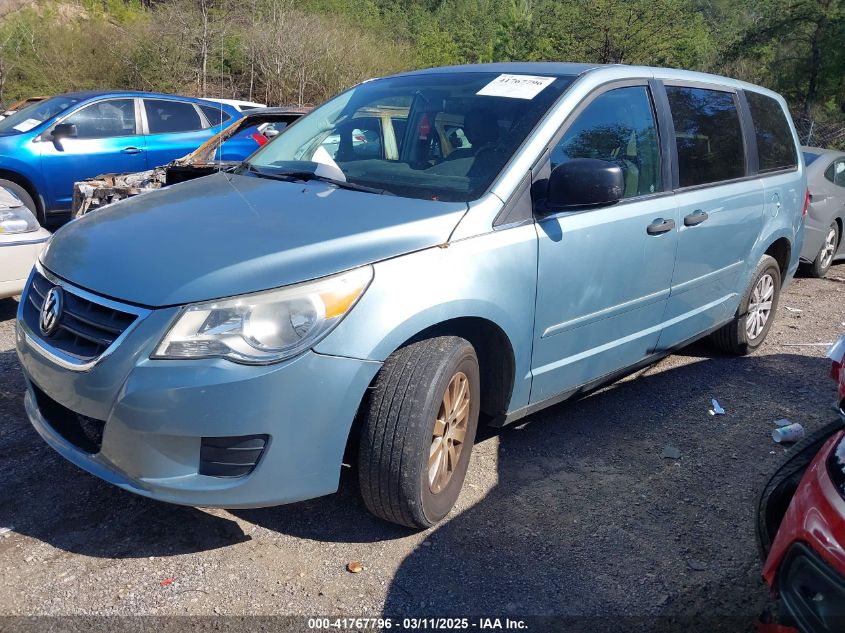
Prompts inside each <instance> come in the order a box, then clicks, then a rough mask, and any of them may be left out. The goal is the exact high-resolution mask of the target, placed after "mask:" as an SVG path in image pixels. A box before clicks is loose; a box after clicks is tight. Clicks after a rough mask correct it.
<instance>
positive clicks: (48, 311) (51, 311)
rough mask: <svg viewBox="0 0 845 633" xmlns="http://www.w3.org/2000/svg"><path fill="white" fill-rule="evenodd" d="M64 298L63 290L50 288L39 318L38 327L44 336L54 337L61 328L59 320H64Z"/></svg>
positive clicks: (56, 287)
mask: <svg viewBox="0 0 845 633" xmlns="http://www.w3.org/2000/svg"><path fill="white" fill-rule="evenodd" d="M63 304H64V296H63V295H62V289H61V288H59V287H58V286H55V287H53V288H50V291H49V292H48V293H47V296H46V297H44V305H42V306H41V316H40V317H39V318H38V326H39V327H40V328H41V333H42V334H43V335H44V336H52V335H53V334H54V333H55V332H56V329H57V328H58V327H59V320H60V319H61V318H62V306H63Z"/></svg>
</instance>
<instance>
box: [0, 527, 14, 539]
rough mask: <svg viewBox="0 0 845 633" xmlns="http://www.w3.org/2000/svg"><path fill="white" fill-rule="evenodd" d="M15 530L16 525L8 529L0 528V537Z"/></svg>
mask: <svg viewBox="0 0 845 633" xmlns="http://www.w3.org/2000/svg"><path fill="white" fill-rule="evenodd" d="M14 529H15V526H14V525H10V526H8V527H0V536H5V535H6V534H8V533H9V532H11V531H12V530H14Z"/></svg>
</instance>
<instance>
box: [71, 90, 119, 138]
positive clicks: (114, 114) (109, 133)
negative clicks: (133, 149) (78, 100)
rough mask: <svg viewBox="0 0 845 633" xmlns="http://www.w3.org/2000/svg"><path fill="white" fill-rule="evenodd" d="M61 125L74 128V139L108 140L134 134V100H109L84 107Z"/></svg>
mask: <svg viewBox="0 0 845 633" xmlns="http://www.w3.org/2000/svg"><path fill="white" fill-rule="evenodd" d="M62 123H69V124H72V125H75V126H76V138H109V137H114V136H132V135H134V134H135V100H134V99H111V100H109V101H98V102H97V103H92V104H91V105H88V106H85V107H84V108H81V109H80V110H78V111H76V112H74V113H73V114H71V115H70V116H69V117H67V118H66V119H65V120H64V121H62Z"/></svg>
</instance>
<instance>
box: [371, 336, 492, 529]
mask: <svg viewBox="0 0 845 633" xmlns="http://www.w3.org/2000/svg"><path fill="white" fill-rule="evenodd" d="M479 382H480V381H479V369H478V359H477V357H476V354H475V350H474V349H473V347H472V345H470V343H469V342H468V341H466V340H464V339H462V338H458V337H456V336H442V337H437V338H431V339H426V340H423V341H419V342H417V343H413V344H411V345H407V346H405V347H403V348H401V349H399V350H397V351H396V352H394V353H393V354H392V355H391V356H390V357H389V358H388V359H387V361H385V364H384V367H382V369H381V371H380V372H379V375H378V377H377V378H376V382H375V388H374V389H373V391H372V393H371V395H370V401H369V406H368V407H367V408H366V410H365V412H364V420H363V428H362V433H361V444H360V450H359V459H358V478H359V483H360V487H361V495H362V497H363V499H364V503H365V504H366V506H367V508H368V509H369V510H370V512H372V513H373V514H375V515H376V516H379V517H381V518H382V519H385V520H387V521H391V522H393V523H399V524H400V525H407V526H409V527H416V528H427V527H431V526H432V525H434V524H435V523H437V522H438V521H440V520H441V519H442V518H443V517H445V516H446V515H447V514H448V513H449V511H450V510H451V509H452V507H453V506H454V505H455V501H457V498H458V494H459V493H460V491H461V487H462V486H463V482H464V477H465V476H466V471H467V466H468V465H469V459H470V453H471V452H472V445H473V441H474V440H475V431H476V428H477V426H478V412H479V400H480V386H479Z"/></svg>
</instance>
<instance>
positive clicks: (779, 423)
mask: <svg viewBox="0 0 845 633" xmlns="http://www.w3.org/2000/svg"><path fill="white" fill-rule="evenodd" d="M775 424H776V425H777V426H780V427H784V426H789V425H790V424H792V420H787V419H786V418H781V419H780V420H775Z"/></svg>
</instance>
